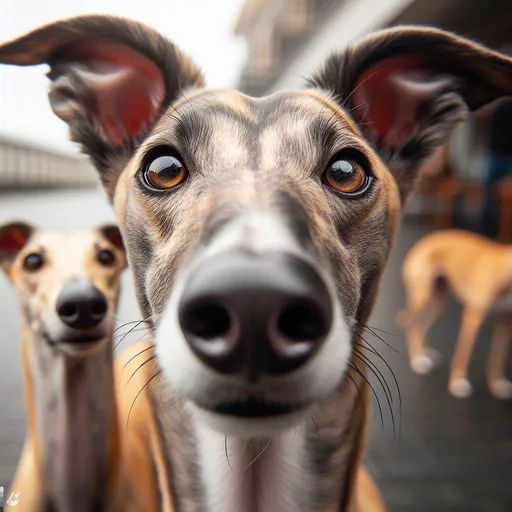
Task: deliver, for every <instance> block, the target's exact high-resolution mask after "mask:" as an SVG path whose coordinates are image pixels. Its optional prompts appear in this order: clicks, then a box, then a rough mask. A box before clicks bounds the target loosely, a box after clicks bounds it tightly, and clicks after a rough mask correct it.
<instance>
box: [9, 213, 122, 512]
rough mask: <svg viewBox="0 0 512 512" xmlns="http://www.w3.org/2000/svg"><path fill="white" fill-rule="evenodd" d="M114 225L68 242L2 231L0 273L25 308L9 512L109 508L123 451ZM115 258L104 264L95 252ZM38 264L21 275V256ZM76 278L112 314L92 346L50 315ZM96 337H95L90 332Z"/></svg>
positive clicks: (17, 229) (13, 227) (20, 227)
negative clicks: (21, 422) (13, 499)
mask: <svg viewBox="0 0 512 512" xmlns="http://www.w3.org/2000/svg"><path fill="white" fill-rule="evenodd" d="M120 240H121V238H120V234H119V230H118V229H117V227H115V226H112V225H108V226H103V227H101V228H98V229H93V230H90V231H86V232H82V233H74V234H72V235H64V234H60V233H51V232H46V231H43V230H41V229H37V228H34V227H33V226H31V225H28V224H25V223H19V222H15V223H11V224H7V225H4V226H0V268H2V269H3V270H4V271H5V273H6V275H7V277H8V279H9V281H10V282H11V284H12V286H13V288H14V290H15V291H16V293H17V295H18V300H19V302H20V306H21V311H22V341H21V352H22V361H23V371H24V378H25V407H26V410H27V422H28V424H27V435H26V439H25V444H24V448H23V453H22V455H21V458H20V462H19V464H18V468H17V471H16V475H15V478H14V481H13V483H12V486H11V492H10V493H9V495H11V494H14V495H17V496H18V503H17V504H13V506H12V507H9V506H8V505H7V510H23V511H24V512H50V511H52V512H79V511H84V512H85V511H90V510H93V509H94V510H95V511H98V512H101V511H105V510H112V508H111V507H113V506H114V504H115V500H116V499H117V498H116V496H117V494H116V493H115V492H114V490H115V489H116V488H117V485H118V479H119V468H120V453H121V444H120V439H119V433H118V429H119V426H118V415H117V407H116V398H115V385H114V375H113V353H112V347H113V338H112V333H113V325H114V321H113V318H114V315H115V312H116V309H117V302H118V297H119V291H120V283H119V280H120V275H121V272H122V270H123V269H124V268H125V267H126V257H125V253H124V249H123V248H122V243H121V242H120ZM102 250H109V251H111V252H112V253H113V254H114V255H115V261H114V263H113V264H112V265H111V266H109V267H108V268H107V267H104V266H102V265H101V264H100V263H99V262H98V261H97V254H98V253H99V252H100V251H102ZM31 254H32V255H33V254H41V255H42V256H43V257H44V264H43V266H42V268H41V269H39V270H37V271H30V270H27V269H26V268H25V267H24V265H23V262H24V260H25V258H27V256H29V255H31ZM77 279H80V280H84V281H87V282H90V283H91V284H92V285H93V286H95V287H96V289H98V290H100V291H101V293H102V295H103V296H104V297H105V299H106V301H107V304H108V317H106V318H105V319H104V320H103V322H102V323H101V324H100V325H99V326H97V327H96V328H95V330H94V336H95V340H94V341H91V342H90V343H87V344H84V343H80V344H77V343H76V341H70V340H69V339H68V336H76V337H77V336H79V335H80V336H84V335H87V334H89V331H88V332H86V333H84V332H82V333H78V334H77V333H75V332H71V331H70V330H69V329H67V328H66V327H65V326H64V324H62V325H60V324H59V321H58V319H57V315H56V313H55V310H56V302H57V299H58V297H59V294H60V292H61V291H62V289H63V288H64V287H65V286H66V285H67V284H68V283H70V282H73V281H76V280H77ZM90 334H92V331H91V332H90Z"/></svg>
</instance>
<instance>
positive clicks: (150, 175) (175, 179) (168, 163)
mask: <svg viewBox="0 0 512 512" xmlns="http://www.w3.org/2000/svg"><path fill="white" fill-rule="evenodd" d="M187 174H188V173H187V169H186V168H185V166H184V165H183V162H182V161H181V160H180V159H179V158H177V157H175V156H173V155H160V156H157V157H156V158H154V159H153V160H151V161H150V162H149V164H148V165H147V166H146V168H145V170H144V174H143V181H144V182H145V184H146V185H147V186H148V187H149V188H151V189H158V190H169V189H171V188H174V187H176V186H178V185H179V184H181V183H183V182H184V181H185V179H186V178H187Z"/></svg>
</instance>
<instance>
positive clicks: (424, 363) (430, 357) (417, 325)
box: [405, 293, 447, 375]
mask: <svg viewBox="0 0 512 512" xmlns="http://www.w3.org/2000/svg"><path fill="white" fill-rule="evenodd" d="M446 302H447V301H446V297H445V296H444V295H441V294H438V293H435V294H433V295H432V296H431V298H430V302H429V303H428V302H427V303H426V305H425V306H424V307H423V310H420V311H418V310H417V313H416V314H415V315H410V318H411V320H410V322H409V325H407V326H405V332H406V336H407V346H408V350H409V361H410V365H411V369H412V370H413V371H414V372H416V373H418V374H420V375H424V374H427V373H429V372H430V371H431V370H432V369H433V368H434V367H435V366H436V365H437V364H438V362H439V360H440V359H441V355H440V354H439V352H437V351H436V350H434V349H432V348H430V347H429V346H428V341H427V334H428V331H429V329H430V328H431V327H432V325H433V324H434V323H435V322H436V320H437V319H438V318H439V317H440V316H441V314H442V313H443V312H444V310H445V309H446Z"/></svg>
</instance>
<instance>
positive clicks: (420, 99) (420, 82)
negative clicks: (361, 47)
mask: <svg viewBox="0 0 512 512" xmlns="http://www.w3.org/2000/svg"><path fill="white" fill-rule="evenodd" d="M439 87H440V82H433V81H432V78H431V76H430V75H429V73H428V72H427V71H426V70H425V69H422V66H421V64H420V62H419V61H418V60H417V59H414V58H407V57H406V58H391V59H386V60H383V61H381V62H378V63H377V64H374V65H373V66H371V67H370V68H369V69H368V70H366V71H365V73H364V74H363V75H362V76H361V77H360V78H359V80H358V81H357V83H356V86H355V89H354V107H355V108H354V115H355V116H356V117H357V118H359V120H361V121H362V123H363V125H362V129H363V131H370V132H371V135H373V136H374V137H375V136H376V137H377V139H378V142H379V143H380V144H383V145H385V146H387V147H393V148H397V147H402V146H403V145H404V144H406V143H407V142H408V141H409V140H410V139H411V138H412V137H413V136H414V134H416V133H417V132H418V131H419V129H420V128H421V125H422V122H423V119H422V117H421V107H422V106H423V105H424V104H425V103H427V102H428V101H429V100H430V99H432V98H433V97H434V95H435V94H436V93H437V92H438V91H439Z"/></svg>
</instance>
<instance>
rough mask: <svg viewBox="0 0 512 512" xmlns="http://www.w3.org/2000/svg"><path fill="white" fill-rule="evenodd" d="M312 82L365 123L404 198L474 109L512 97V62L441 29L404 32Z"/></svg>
mask: <svg viewBox="0 0 512 512" xmlns="http://www.w3.org/2000/svg"><path fill="white" fill-rule="evenodd" d="M309 84H310V85H313V86H316V87H321V88H322V89H326V90H328V91H331V92H332V93H333V94H334V95H335V98H336V100H337V101H338V102H339V104H340V105H341V106H342V107H344V108H345V109H346V110H347V111H348V113H349V114H351V115H352V116H353V118H354V119H355V120H356V122H357V123H359V126H360V129H361V131H362V133H363V134H364V136H365V137H366V138H367V139H368V141H369V142H370V143H371V144H372V145H373V146H374V147H375V149H376V150H377V151H378V152H379V154H380V155H381V157H382V158H383V159H384V160H385V161H386V162H387V164H388V166H389V168H390V170H391V172H393V173H394V174H395V177H396V180H397V182H398V186H399V189H400V193H401V196H402V199H404V198H405V197H406V196H407V194H408V193H409V192H410V190H411V188H412V186H413V184H414V182H415V179H416V174H417V173H416V172H415V171H417V169H418V168H419V167H420V165H419V164H420V163H421V162H422V161H423V160H424V159H425V158H426V157H428V156H429V155H430V154H431V153H432V151H433V150H434V148H435V147H437V146H439V145H441V144H443V143H444V142H446V138H447V136H448V135H449V133H450V132H451V130H452V128H453V127H454V126H455V125H456V124H457V123H458V122H460V121H462V120H463V119H464V117H465V115H466V113H467V110H468V108H469V109H470V110H476V109H478V108H480V107H482V106H484V105H486V104H488V103H490V102H492V101H494V100H496V99H497V98H500V97H502V96H507V95H510V94H512V59H510V58H508V57H506V56H504V55H502V54H500V53H497V52H494V51H492V50H489V49H487V48H485V47H484V46H481V45H479V44H477V43H474V42H472V41H469V40H467V39H463V38H460V37H458V36H456V35H454V34H451V33H448V32H444V31H441V30H437V29H432V28H421V27H399V28H393V29H388V30H384V31H381V32H377V33H375V34H373V35H371V36H369V37H367V38H365V39H363V40H362V41H361V42H359V43H358V44H356V45H354V46H352V47H350V48H349V49H348V50H347V51H346V52H345V53H343V54H337V55H333V56H331V57H330V58H329V59H328V60H327V62H326V63H325V64H324V66H323V67H322V69H321V70H320V71H319V72H317V73H316V74H315V75H314V76H313V77H312V78H311V79H310V80H309Z"/></svg>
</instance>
